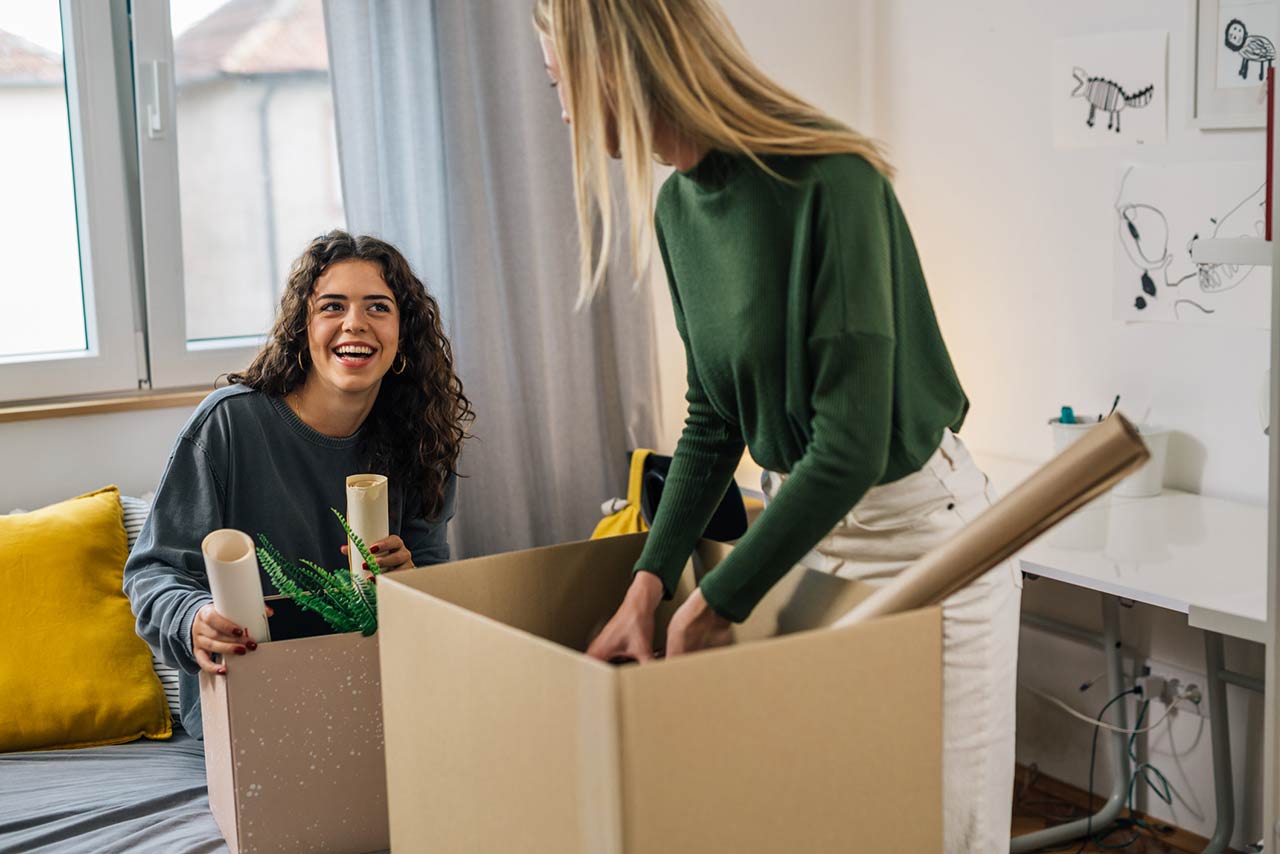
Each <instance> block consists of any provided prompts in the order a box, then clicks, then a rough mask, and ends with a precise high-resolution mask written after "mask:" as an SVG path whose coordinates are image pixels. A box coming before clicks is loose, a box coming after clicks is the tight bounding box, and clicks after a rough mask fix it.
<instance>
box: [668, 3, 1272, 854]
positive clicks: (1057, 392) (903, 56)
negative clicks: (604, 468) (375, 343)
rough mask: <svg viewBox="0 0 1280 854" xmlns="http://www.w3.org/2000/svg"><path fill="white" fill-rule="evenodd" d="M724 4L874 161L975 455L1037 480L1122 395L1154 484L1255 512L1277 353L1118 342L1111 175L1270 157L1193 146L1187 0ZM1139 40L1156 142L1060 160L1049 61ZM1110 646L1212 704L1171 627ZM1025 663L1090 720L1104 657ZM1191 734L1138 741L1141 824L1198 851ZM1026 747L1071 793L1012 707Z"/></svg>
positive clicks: (1176, 338)
mask: <svg viewBox="0 0 1280 854" xmlns="http://www.w3.org/2000/svg"><path fill="white" fill-rule="evenodd" d="M723 3H724V5H725V8H726V9H727V11H728V12H729V15H730V17H731V19H732V20H733V22H734V24H735V26H736V27H737V28H738V31H739V34H740V35H741V36H742V38H743V41H744V42H745V43H746V45H747V47H748V49H749V50H750V51H751V52H752V54H753V56H754V57H755V58H756V59H757V61H758V62H759V64H760V65H761V66H762V67H763V68H764V69H765V70H766V71H768V72H769V73H771V74H773V75H774V76H775V77H776V78H777V79H778V80H779V81H780V82H782V83H783V84H784V85H787V86H789V87H790V88H792V89H793V90H795V91H796V92H798V93H799V94H801V95H802V96H804V97H806V98H808V99H809V100H811V101H813V102H815V103H817V104H818V105H819V106H821V107H823V108H825V109H827V110H828V111H830V112H831V113H832V114H833V115H835V116H837V117H838V118H841V119H844V120H845V121H847V122H849V123H851V124H853V125H854V126H855V127H857V128H858V129H860V130H862V131H864V132H867V133H870V134H872V135H874V136H877V137H879V138H881V139H883V140H884V141H885V142H887V143H888V146H889V152H890V158H891V160H892V161H893V162H894V164H895V165H896V166H897V167H898V170H899V177H898V179H897V181H896V182H895V183H896V188H897V191H898V194H899V196H900V198H901V200H902V204H903V206H904V208H905V210H906V212H907V216H908V219H909V220H910V222H911V225H912V229H913V232H914V235H915V238H916V241H917V244H918V248H919V250H920V255H921V258H922V261H923V264H924V267H925V272H926V274H927V276H928V278H929V282H930V289H931V292H932V294H933V298H934V302H935V306H936V309H937V312H938V316H939V319H940V322H941V324H942V327H943V331H944V334H945V336H946V339H947V343H948V346H949V347H950V349H951V352H952V355H953V357H954V359H955V362H956V364H957V367H958V369H959V372H960V376H961V379H962V381H963V382H964V384H965V388H966V390H967V391H968V393H969V395H970V397H971V399H972V401H973V409H972V413H971V415H970V418H969V421H968V423H967V424H966V426H965V429H964V434H963V435H964V438H965V439H966V441H967V442H968V443H969V444H970V445H971V446H972V447H973V448H975V449H976V450H978V451H980V452H986V453H994V454H1001V455H1005V456H1012V457H1017V458H1021V459H1027V460H1043V459H1046V458H1047V457H1048V456H1049V454H1050V451H1051V440H1050V437H1049V434H1048V428H1047V427H1046V424H1045V422H1046V420H1047V419H1048V418H1049V417H1050V416H1051V415H1053V414H1055V413H1056V411H1057V409H1058V407H1059V406H1060V405H1062V404H1063V403H1071V404H1073V405H1076V406H1077V407H1078V408H1081V409H1082V410H1084V411H1089V410H1091V409H1093V408H1095V407H1103V408H1105V407H1106V406H1109V404H1110V402H1111V399H1112V398H1113V396H1114V395H1116V394H1121V395H1122V398H1123V403H1122V409H1123V410H1124V411H1126V412H1128V413H1130V414H1131V415H1133V416H1135V417H1139V418H1140V417H1142V416H1143V414H1144V413H1145V412H1146V411H1147V410H1148V408H1150V413H1151V415H1150V417H1151V419H1152V420H1158V421H1160V422H1162V423H1164V424H1165V425H1168V426H1169V427H1172V428H1174V429H1175V430H1177V431H1178V433H1177V436H1176V439H1175V441H1174V442H1173V443H1172V445H1171V460H1170V468H1169V473H1168V478H1167V480H1168V483H1169V485H1171V486H1176V487H1180V488H1184V489H1189V490H1192V491H1196V492H1203V493H1206V494H1210V495H1218V496H1224V497H1232V498H1240V499H1244V500H1247V501H1252V502H1262V501H1264V500H1265V498H1266V485H1265V474H1266V459H1267V456H1266V454H1267V446H1266V440H1265V437H1264V436H1263V434H1262V430H1261V426H1260V424H1259V422H1258V415H1257V403H1256V401H1257V392H1258V387H1259V384H1260V382H1261V374H1262V371H1263V370H1265V368H1266V366H1267V361H1268V347H1269V343H1268V342H1269V337H1268V333H1267V332H1266V331H1263V330H1256V329H1217V328H1212V327H1173V326H1154V325H1152V326H1136V325H1135V326H1126V325H1123V324H1118V323H1116V322H1114V321H1112V320H1111V282H1112V272H1111V264H1112V254H1111V253H1112V240H1113V239H1114V237H1113V233H1114V224H1113V223H1114V221H1113V216H1114V214H1113V207H1112V206H1113V200H1114V198H1115V192H1116V182H1117V180H1118V177H1119V172H1120V168H1121V165H1122V164H1124V163H1128V162H1139V163H1153V164H1172V163H1186V162H1212V161H1237V160H1261V159H1262V157H1263V153H1264V152H1263V136H1262V133H1261V132H1260V131H1235V132H1231V131H1228V132H1214V133H1204V132H1201V131H1197V130H1194V129H1192V128H1190V127H1189V125H1188V119H1189V103H1188V99H1189V96H1190V91H1189V88H1190V87H1189V80H1190V72H1189V70H1188V68H1189V66H1188V63H1189V62H1190V61H1191V57H1192V55H1193V54H1192V51H1193V46H1192V42H1193V25H1192V21H1191V17H1192V13H1193V8H1194V3H1193V2H1192V0H1182V2H1170V0H1131V2H1126V3H1111V2H1105V0H1082V2H1076V3H1071V4H1058V3H1026V2H1023V0H983V2H980V3H943V2H938V0H894V2H892V3H888V2H878V0H857V2H854V0H793V2H791V3H788V4H787V6H786V10H787V13H786V14H779V9H778V6H777V4H775V3H770V2H767V0H723ZM1151 29H1160V30H1167V31H1168V32H1169V61H1168V67H1169V76H1168V81H1167V83H1168V93H1169V102H1168V115H1169V119H1168V132H1169V140H1168V144H1166V145H1162V146H1155V145H1153V146H1147V147H1144V148H1142V149H1141V150H1123V149H1111V150H1081V151H1056V150H1055V149H1054V148H1053V145H1052V124H1051V114H1050V104H1049V100H1048V97H1047V93H1048V88H1049V63H1050V58H1051V55H1052V47H1053V41H1054V39H1056V38H1059V37H1067V36H1075V35H1083V34H1089V33H1105V32H1123V31H1128V30H1151ZM654 290H655V293H657V294H658V298H657V299H656V300H655V302H656V308H655V310H656V311H657V316H658V322H659V341H660V343H661V344H662V346H663V352H662V354H661V357H662V365H661V367H662V379H663V401H664V425H665V438H666V440H667V441H668V442H669V445H670V446H674V444H675V439H676V437H677V436H678V433H679V425H680V421H681V419H682V418H683V414H684V403H683V398H682V395H683V391H684V376H683V372H684V361H683V353H682V351H681V349H680V341H679V338H678V336H677V335H676V333H675V330H674V327H673V326H672V322H671V319H670V305H669V302H668V301H667V300H666V298H665V296H664V293H663V287H662V286H661V280H660V279H659V286H658V287H656V288H655V289H654ZM752 468H753V467H751V466H749V465H744V467H743V469H742V470H740V472H739V481H740V482H741V483H743V484H744V485H748V486H750V485H752V471H751V469H752ZM1206 571H1212V568H1211V567H1206ZM1024 608H1025V609H1026V610H1029V611H1035V612H1039V613H1047V614H1050V615H1052V616H1055V617H1056V618H1058V619H1061V620H1064V621H1067V622H1071V623H1075V624H1077V625H1081V626H1085V627H1088V628H1093V629H1097V628H1098V627H1099V626H1100V618H1099V613H1100V611H1099V599H1098V596H1097V595H1096V594H1091V593H1087V592H1084V591H1077V590H1073V589H1070V588H1066V587H1064V586H1063V585H1059V584H1056V583H1054V582H1051V581H1046V580H1040V581H1033V582H1030V583H1028V585H1027V588H1026V592H1025V596H1024ZM1122 636H1123V637H1124V639H1125V642H1126V644H1127V645H1130V646H1133V647H1135V648H1136V649H1137V651H1138V654H1139V655H1140V656H1141V657H1142V659H1143V660H1145V661H1147V662H1149V663H1150V664H1151V665H1152V666H1153V668H1154V669H1155V670H1156V672H1165V673H1168V674H1169V675H1176V676H1180V677H1182V678H1184V680H1185V679H1190V680H1193V681H1197V682H1199V684H1200V685H1202V686H1203V685H1204V675H1203V671H1204V662H1203V641H1202V636H1201V635H1200V633H1199V632H1196V631H1192V630H1190V629H1188V628H1187V627H1186V622H1185V617H1182V616H1179V615H1177V614H1173V613H1170V612H1164V611H1160V610H1158V609H1153V608H1145V607H1142V606H1139V607H1137V608H1134V609H1126V610H1125V611H1124V612H1123V614H1122ZM1021 646H1022V649H1021V658H1020V662H1019V678H1020V679H1021V680H1023V681H1026V682H1029V683H1031V684H1034V685H1035V686H1036V687H1038V688H1040V689H1042V690H1046V691H1049V692H1052V693H1054V694H1056V695H1058V696H1059V697H1062V698H1065V699H1068V700H1070V701H1071V702H1073V703H1075V704H1076V705H1077V706H1078V707H1079V708H1082V709H1092V710H1093V711H1094V712H1096V710H1097V707H1098V706H1100V705H1101V701H1102V700H1105V698H1100V696H1099V695H1100V693H1101V691H1102V690H1105V689H1101V688H1095V689H1093V690H1092V691H1091V692H1089V693H1087V694H1084V695H1082V694H1080V693H1079V691H1078V686H1079V684H1080V682H1082V681H1084V680H1085V679H1087V678H1089V677H1091V676H1093V675H1095V674H1096V673H1098V672H1099V671H1100V670H1102V664H1101V660H1100V657H1099V655H1098V653H1097V652H1096V651H1094V650H1091V649H1087V648H1083V647H1081V646H1079V645H1078V644H1076V643H1074V642H1070V641H1064V640H1061V639H1058V638H1056V637H1053V636H1047V635H1044V634H1042V633H1040V632H1036V631H1033V630H1025V629H1024V631H1023V637H1022V644H1021ZM1227 664H1228V666H1229V667H1232V668H1234V669H1237V670H1240V671H1242V672H1245V673H1248V674H1250V675H1253V676H1261V672H1262V649H1261V647H1259V646H1256V645H1250V644H1245V643H1233V642H1229V643H1228V645H1227ZM1228 702H1229V704H1230V705H1231V715H1230V718H1231V725H1232V741H1233V753H1234V755H1235V759H1236V764H1235V778H1236V779H1235V791H1236V798H1237V808H1236V826H1237V832H1236V836H1235V840H1234V844H1235V845H1236V847H1243V845H1244V844H1245V843H1246V842H1248V841H1252V840H1255V839H1257V838H1258V836H1259V835H1260V830H1259V829H1260V826H1261V822H1262V816H1261V808H1260V799H1261V792H1260V789H1261V769H1260V767H1259V765H1258V763H1257V760H1256V757H1257V756H1259V755H1260V753H1261V744H1262V729H1261V708H1262V704H1261V698H1260V697H1259V696H1257V695H1253V694H1251V693H1250V692H1247V691H1244V690H1242V689H1236V688H1231V689H1230V690H1229V698H1228ZM1205 705H1207V704H1205ZM1152 710H1153V711H1156V712H1162V709H1158V708H1157V707H1155V706H1153V708H1152ZM1205 715H1207V709H1205V710H1203V712H1202V713H1200V714H1190V713H1188V714H1180V715H1179V716H1178V717H1176V718H1175V719H1173V725H1172V726H1171V727H1169V728H1167V729H1166V728H1162V730H1161V731H1159V732H1157V733H1155V734H1153V736H1152V738H1151V739H1150V742H1149V747H1150V750H1151V756H1152V761H1153V762H1154V763H1155V764H1156V765H1157V766H1158V767H1160V768H1161V770H1162V771H1164V772H1165V773H1166V775H1167V776H1168V777H1169V779H1170V782H1171V783H1172V784H1173V786H1174V787H1175V789H1176V790H1177V793H1178V799H1175V805H1174V808H1172V809H1169V808H1166V807H1164V805H1163V804H1160V803H1158V802H1154V799H1152V800H1150V801H1145V800H1144V801H1140V808H1146V809H1148V810H1149V811H1150V812H1152V813H1153V814H1155V815H1158V816H1162V817H1165V818H1167V819H1170V820H1172V821H1173V822H1174V823H1176V824H1177V825H1179V826H1181V827H1184V828H1186V829H1188V830H1191V831H1193V832H1197V833H1200V834H1202V835H1205V836H1207V835H1209V834H1210V833H1211V832H1212V827H1213V790H1212V776H1211V764H1210V753H1209V739H1208V730H1207V727H1205V726H1203V724H1204V722H1205ZM1130 719H1131V720H1132V716H1131V718H1130ZM1018 733H1019V734H1018V760H1019V761H1020V762H1023V763H1032V762H1035V763H1037V764H1038V765H1039V767H1040V768H1041V769H1042V770H1043V771H1044V772H1045V773H1048V774H1050V775H1052V776H1055V777H1058V778H1060V779H1064V780H1066V781H1068V782H1071V783H1073V784H1075V785H1078V786H1080V787H1081V788H1083V787H1085V786H1086V784H1087V779H1086V778H1087V773H1088V760H1089V735H1090V730H1089V727H1088V726H1087V725H1086V724H1083V723H1078V722H1076V721H1074V719H1071V718H1068V717H1066V716H1064V715H1063V714H1062V713H1060V712H1057V711H1056V710H1054V709H1053V708H1052V707H1051V706H1049V705H1048V704H1047V703H1045V702H1044V701H1042V700H1039V699H1037V698H1035V697H1034V696H1033V695H1030V694H1028V693H1026V692H1020V693H1019V718H1018ZM1142 749H1143V750H1145V749H1147V748H1146V747H1145V746H1144V747H1142ZM1102 784H1103V781H1099V783H1098V784H1097V785H1102Z"/></svg>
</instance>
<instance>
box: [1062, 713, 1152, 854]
mask: <svg viewBox="0 0 1280 854" xmlns="http://www.w3.org/2000/svg"><path fill="white" fill-rule="evenodd" d="M1138 692H1139V689H1138V688H1137V687H1133V688H1126V689H1125V690H1123V691H1121V692H1120V693H1119V694H1116V695H1115V696H1114V697H1112V698H1111V699H1110V700H1107V702H1106V703H1105V704H1103V706H1102V711H1100V712H1098V717H1097V718H1096V722H1097V723H1098V724H1101V723H1102V716H1103V715H1105V714H1106V713H1107V709H1109V708H1111V707H1112V706H1114V705H1115V704H1116V703H1118V702H1119V701H1120V700H1123V699H1124V698H1125V697H1127V696H1129V695H1130V694H1137V693H1138ZM1071 711H1072V712H1074V711H1075V710H1074V709H1072V710H1071ZM1093 722H1094V721H1090V723H1093ZM1100 731H1101V728H1100V727H1097V726H1095V727H1094V728H1093V739H1092V743H1091V744H1090V746H1089V794H1088V796H1087V797H1086V799H1085V804H1086V808H1087V809H1090V810H1092V809H1093V769H1094V765H1095V763H1096V762H1097V758H1098V733H1099V732H1100ZM1092 836H1093V813H1092V812H1090V813H1089V818H1088V819H1087V820H1086V821H1085V837H1084V841H1082V842H1081V843H1080V847H1079V848H1077V849H1076V854H1082V852H1083V851H1084V849H1085V848H1086V847H1088V845H1089V841H1090V839H1091V838H1092Z"/></svg>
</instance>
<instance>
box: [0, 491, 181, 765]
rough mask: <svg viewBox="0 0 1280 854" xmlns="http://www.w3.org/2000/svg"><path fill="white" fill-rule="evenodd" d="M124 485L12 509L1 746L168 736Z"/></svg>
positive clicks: (1, 562) (7, 534) (1, 603)
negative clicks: (138, 618) (130, 573)
mask: <svg viewBox="0 0 1280 854" xmlns="http://www.w3.org/2000/svg"><path fill="white" fill-rule="evenodd" d="M128 556H129V551H128V546H127V545H126V539H125V530H124V518H123V515H122V513H121V510H120V493H119V491H118V490H117V489H116V487H114V486H109V487H107V488H106V489H100V490H98V491H97V492H91V493H89V494H88V495H81V496H80V497H79V498H72V499H71V500H70V501H63V502H62V503H60V504H53V505H50V506H49V507H45V508H43V509H41V510H36V511H34V512H31V513H18V514H14V515H11V516H0V589H3V591H4V592H3V593H0V752H6V751H12V750H40V749H45V750H48V749H54V748H71V747H93V746H96V745H101V744H120V743H121V742H125V741H133V740H134V739H136V738H139V737H142V736H145V737H146V738H168V737H169V736H171V735H172V734H173V722H172V721H171V720H170V718H169V707H168V705H167V704H166V703H165V697H164V689H163V688H161V686H160V680H159V679H157V678H156V674H155V671H154V670H152V668H151V652H150V650H149V648H148V647H147V644H146V642H144V641H143V640H142V638H140V637H138V635H137V633H136V632H135V631H134V620H133V612H132V611H131V610H130V609H129V600H128V599H127V598H126V597H125V595H124V591H123V590H122V589H121V582H122V579H123V577H124V562H125V558H126V557H128Z"/></svg>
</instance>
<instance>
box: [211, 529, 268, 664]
mask: <svg viewBox="0 0 1280 854" xmlns="http://www.w3.org/2000/svg"><path fill="white" fill-rule="evenodd" d="M200 550H201V551H202V552H204V567H205V570H206V571H207V572H208V573H209V589H210V590H211V591H212V592H213V607H214V609H215V610H216V611H217V612H218V613H219V614H221V615H222V616H224V617H226V618H227V619H228V620H230V621H231V622H233V623H235V624H236V625H238V626H241V627H243V628H244V629H245V631H247V632H248V633H249V637H250V638H252V639H253V640H254V641H256V642H258V643H266V642H268V641H269V640H271V632H270V631H269V630H268V628H267V606H266V602H265V601H264V600H263V597H262V578H261V576H260V575H259V574H258V556H257V554H256V553H255V552H254V549H253V540H252V539H250V538H249V535H248V534H246V533H244V532H243V531H237V530H235V529H234V528H221V529H219V530H217V531H214V532H213V533H211V534H209V536H207V537H205V538H204V542H202V543H201V544H200Z"/></svg>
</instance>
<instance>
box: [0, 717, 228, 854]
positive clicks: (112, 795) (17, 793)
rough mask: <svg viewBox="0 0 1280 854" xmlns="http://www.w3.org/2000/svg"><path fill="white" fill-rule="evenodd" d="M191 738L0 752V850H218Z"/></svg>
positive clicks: (179, 853)
mask: <svg viewBox="0 0 1280 854" xmlns="http://www.w3.org/2000/svg"><path fill="white" fill-rule="evenodd" d="M226 850H227V846H226V843H224V842H223V841H222V834H221V833H220V832H219V831H218V826H217V825H216V824H215V823H214V821H213V815H212V814H211V813H210V812H209V800H208V797H207V795H206V791H205V775H204V751H203V749H202V747H201V743H200V742H199V741H197V740H196V739H194V738H192V737H191V736H189V735H187V734H186V733H184V732H181V731H177V732H175V733H174V736H173V738H172V739H170V740H168V741H145V740H144V741H134V742H130V743H128V744H119V745H113V746H110V747H92V748H86V749H82V750H53V751H47V752H33V753H9V754H0V852H19V851H21V852H50V854H52V853H53V852H57V854H72V852H85V854H88V852H94V854H107V852H131V854H188V852H189V854H204V853H205V852H225V851H226Z"/></svg>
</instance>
